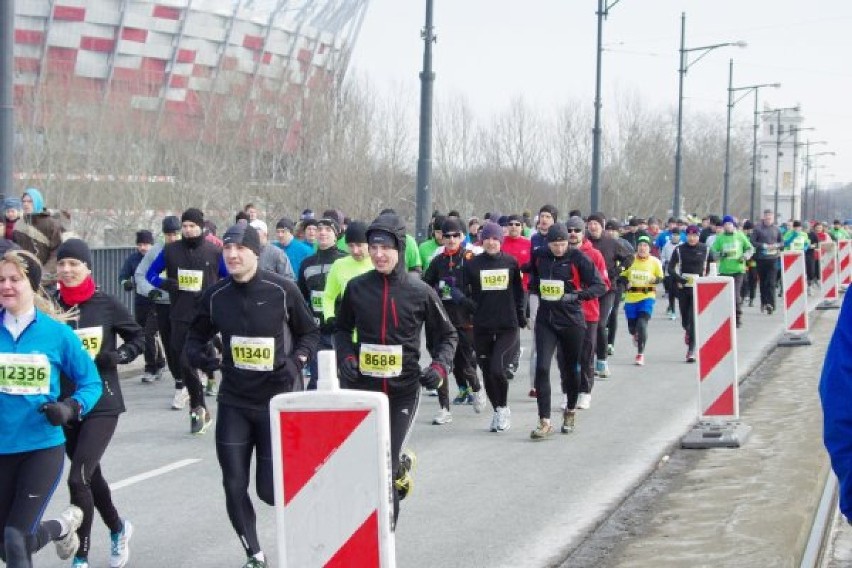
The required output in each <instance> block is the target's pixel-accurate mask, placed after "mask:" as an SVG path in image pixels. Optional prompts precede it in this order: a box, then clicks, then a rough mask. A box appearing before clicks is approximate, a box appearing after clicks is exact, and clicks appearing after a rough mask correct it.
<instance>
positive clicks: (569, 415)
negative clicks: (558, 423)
mask: <svg viewBox="0 0 852 568" xmlns="http://www.w3.org/2000/svg"><path fill="white" fill-rule="evenodd" d="M574 414H575V413H574V412H573V411H570V410H566V411H565V412H563V413H562V428H561V429H560V430H559V431H560V432H562V433H563V434H570V433H571V432H573V431H574Z"/></svg>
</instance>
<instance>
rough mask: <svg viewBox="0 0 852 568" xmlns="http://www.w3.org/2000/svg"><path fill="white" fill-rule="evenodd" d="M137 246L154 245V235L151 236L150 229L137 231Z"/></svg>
mask: <svg viewBox="0 0 852 568" xmlns="http://www.w3.org/2000/svg"><path fill="white" fill-rule="evenodd" d="M136 244H137V245H141V244H149V245H152V244H154V235H152V234H151V231H149V230H148V229H142V230H141V231H136Z"/></svg>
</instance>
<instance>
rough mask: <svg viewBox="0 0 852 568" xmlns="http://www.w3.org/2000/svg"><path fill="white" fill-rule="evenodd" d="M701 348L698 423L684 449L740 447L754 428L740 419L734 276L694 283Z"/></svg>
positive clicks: (683, 442)
mask: <svg viewBox="0 0 852 568" xmlns="http://www.w3.org/2000/svg"><path fill="white" fill-rule="evenodd" d="M692 290H693V295H694V296H693V298H694V301H693V310H694V311H693V317H694V318H695V320H694V321H695V342H696V345H697V346H698V367H697V370H698V415H699V418H698V424H697V425H696V427H695V428H693V430H692V431H691V432H690V433H689V434H687V435H686V437H684V439H683V440H682V441H681V445H682V447H684V448H710V447H739V446H740V445H742V442H743V441H744V439H745V437H746V436H747V435H748V431H749V430H750V429H749V428H748V427H746V426H744V425H743V424H742V423H740V422H739V416H740V403H739V386H738V383H737V377H738V372H737V328H736V303H735V299H734V280H733V278H729V277H726V276H709V277H705V278H698V279H696V281H695V286H694V287H693V289H692Z"/></svg>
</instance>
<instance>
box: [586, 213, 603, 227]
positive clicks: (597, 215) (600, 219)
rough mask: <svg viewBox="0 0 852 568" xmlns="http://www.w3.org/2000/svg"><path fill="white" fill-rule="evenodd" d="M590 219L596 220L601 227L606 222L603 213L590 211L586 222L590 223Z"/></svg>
mask: <svg viewBox="0 0 852 568" xmlns="http://www.w3.org/2000/svg"><path fill="white" fill-rule="evenodd" d="M592 221H597V222H598V223H599V224H600V226H601V227H603V226H604V225H605V224H606V219H605V218H604V216H603V213H592V214H591V215H589V216H588V218H587V219H586V223H591V222H592Z"/></svg>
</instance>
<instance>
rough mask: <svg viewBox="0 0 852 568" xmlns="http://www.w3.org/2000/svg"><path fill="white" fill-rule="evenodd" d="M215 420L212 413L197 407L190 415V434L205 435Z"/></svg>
mask: <svg viewBox="0 0 852 568" xmlns="http://www.w3.org/2000/svg"><path fill="white" fill-rule="evenodd" d="M212 424H213V418H212V417H211V416H210V411H209V410H207V409H206V408H204V407H203V406H196V407H195V408H193V409H192V412H190V413H189V432H190V433H191V434H203V433H205V432H206V431H207V430H209V429H210V426H211V425H212Z"/></svg>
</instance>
